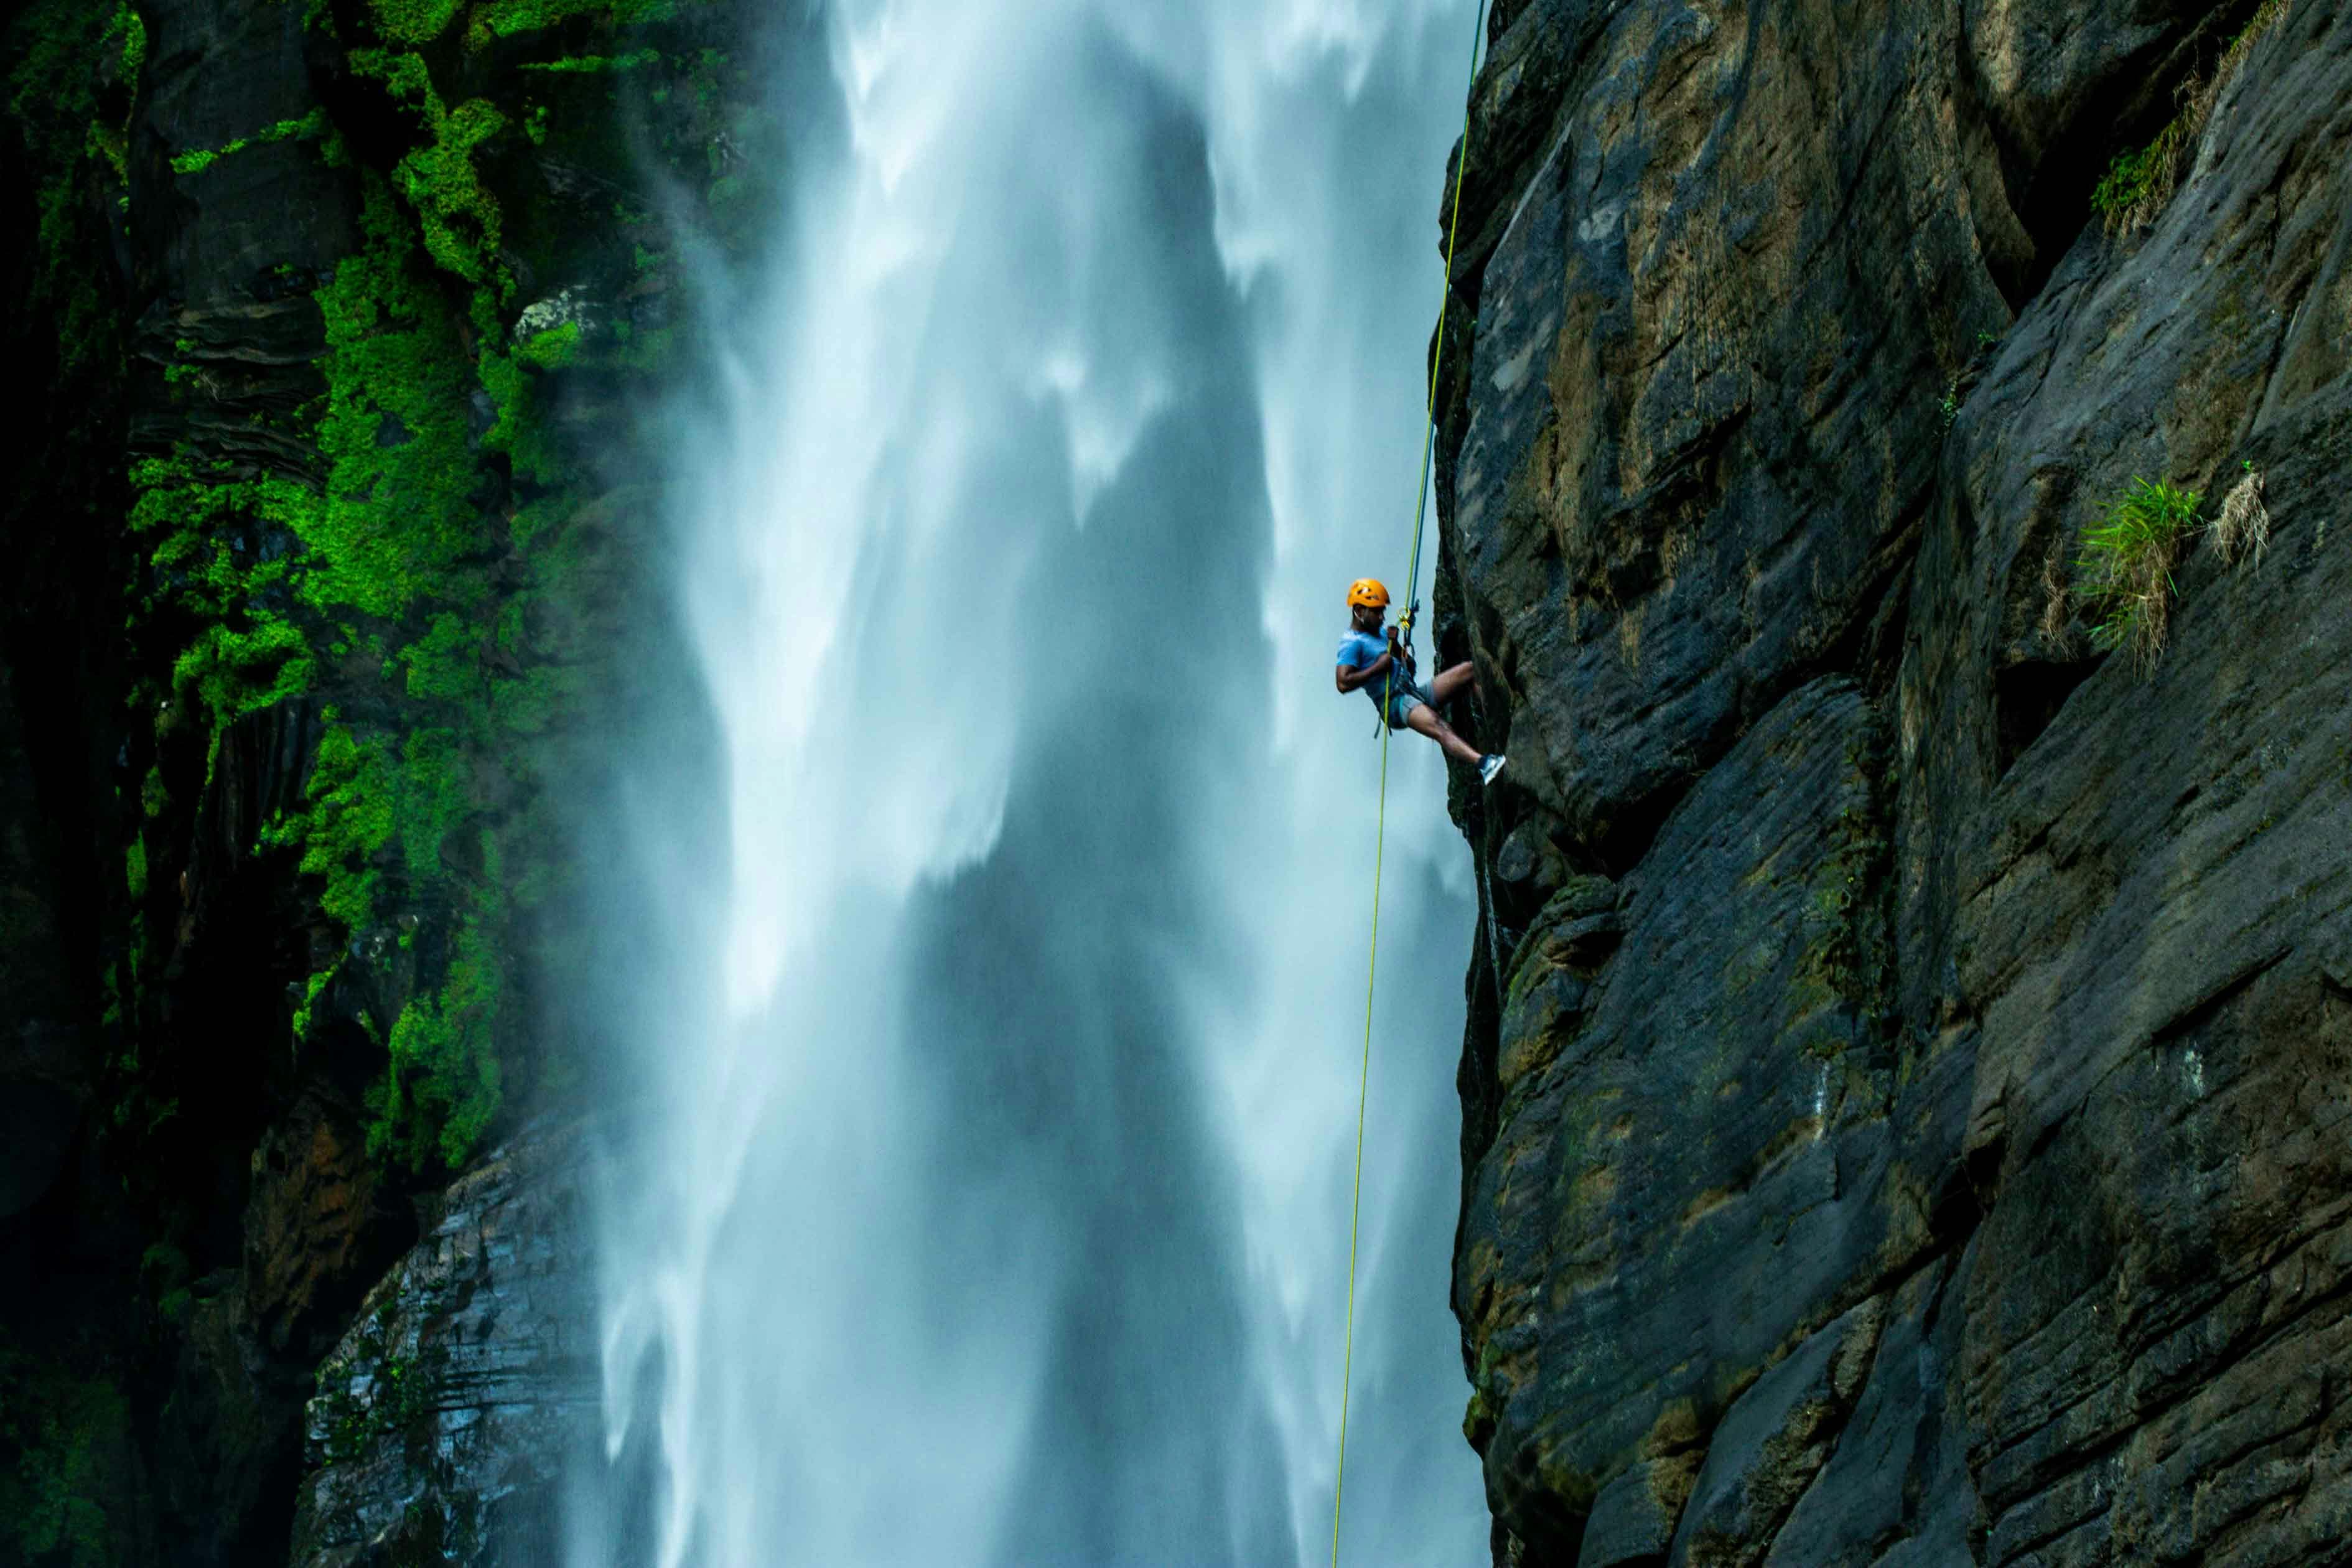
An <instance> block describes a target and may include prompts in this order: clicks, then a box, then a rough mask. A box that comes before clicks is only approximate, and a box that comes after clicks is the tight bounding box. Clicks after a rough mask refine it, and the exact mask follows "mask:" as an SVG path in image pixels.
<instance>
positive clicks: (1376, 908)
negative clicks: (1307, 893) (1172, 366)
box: [1331, 0, 1486, 1568]
mask: <svg viewBox="0 0 2352 1568" xmlns="http://www.w3.org/2000/svg"><path fill="white" fill-rule="evenodd" d="M1485 33H1486V0H1479V4H1478V8H1477V15H1476V16H1475V17H1474V18H1473V19H1472V26H1471V31H1470V81H1469V84H1468V86H1466V87H1465V89H1463V94H1462V151H1461V153H1460V155H1459V156H1458V157H1457V158H1456V159H1455V160H1454V211H1453V214H1452V216H1450V217H1449V218H1448V219H1447V220H1446V226H1445V286H1444V290H1443V292H1441V293H1440V294H1439V295H1438V299H1437V341H1436V342H1435V344H1434V345H1433V348H1432V349H1431V351H1430V363H1429V406H1428V409H1427V411H1426V413H1425V414H1424V416H1423V422H1422V437H1421V482H1420V484H1419V485H1418V486H1417V487H1416V488H1415V489H1414V490H1413V499H1412V567H1411V570H1410V573H1409V574H1408V575H1407V576H1406V578H1405V603H1406V605H1408V606H1410V605H1412V595H1413V590H1414V589H1415V587H1416V586H1418V585H1419V584H1420V582H1421V533H1422V521H1423V515H1424V512H1425V510H1426V509H1427V507H1428V504H1429V466H1430V460H1431V456H1432V453H1433V450H1434V449H1435V447H1436V443H1437V378H1438V373H1439V370H1440V368H1441V367H1442V366H1443V365H1444V363H1445V307H1446V305H1447V303H1448V302H1449V301H1450V300H1452V299H1453V297H1454V241H1455V240H1456V239H1457V238H1459V237H1460V236H1461V232H1462V172H1463V170H1464V169H1465V168H1467V167H1468V166H1469V163H1470V103H1471V98H1472V94H1473V92H1474V91H1475V89H1476V87H1477V85H1478V45H1479V43H1480V41H1481V38H1482V37H1483V35H1484V34H1485ZM1407 613H1408V614H1410V613H1411V612H1410V610H1409V609H1408V612H1407ZM1408 635H1409V634H1408ZM1395 683H1396V667H1395V666H1394V665H1393V664H1391V666H1390V668H1389V689H1388V690H1387V691H1386V692H1384V693H1383V694H1382V697H1381V804H1380V816H1379V822H1380V826H1379V827H1378V829H1377V830H1376V832H1375V836H1374V838H1373V841H1372V843H1373V847H1372V942H1371V956H1370V959H1368V960H1367V961H1366V963H1365V965H1364V1065H1363V1071H1362V1075H1361V1077H1360V1079H1359V1080H1358V1083H1357V1086H1356V1175H1355V1184H1354V1188H1353V1190H1352V1191H1351V1192H1350V1193H1349V1198H1348V1328H1347V1352H1346V1358H1345V1360H1344V1362H1343V1363H1342V1364H1341V1366H1340V1371H1339V1464H1338V1467H1337V1468H1336V1470H1335V1472H1334V1474H1333V1476H1332V1480H1331V1568H1339V1502H1340V1499H1341V1498H1342V1497H1343V1496H1344V1495H1345V1493H1346V1490H1347V1484H1348V1395H1349V1390H1350V1388H1351V1386H1352V1385H1353V1384H1354V1381H1355V1373H1356V1239H1357V1235H1358V1229H1359V1224H1360V1219H1361V1217H1362V1213H1363V1202H1364V1106H1365V1103H1366V1101H1367V1100H1370V1097H1371V1090H1372V984H1373V981H1374V980H1375V978H1376V977H1377V976H1378V975H1379V973H1380V964H1381V861H1382V858H1384V857H1385V855H1386V854H1387V851H1388V838H1389V733H1390V731H1389V720H1388V704H1389V699H1390V698H1391V697H1392V696H1393V695H1394V693H1395V689H1396V685H1395Z"/></svg>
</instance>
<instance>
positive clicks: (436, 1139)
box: [368, 836, 505, 1166]
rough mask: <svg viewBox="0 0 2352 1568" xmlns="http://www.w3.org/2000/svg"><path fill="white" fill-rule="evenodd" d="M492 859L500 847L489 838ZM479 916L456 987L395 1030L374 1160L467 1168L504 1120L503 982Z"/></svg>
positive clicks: (468, 927)
mask: <svg viewBox="0 0 2352 1568" xmlns="http://www.w3.org/2000/svg"><path fill="white" fill-rule="evenodd" d="M484 848H485V853H486V854H491V853H494V848H495V844H494V841H492V840H490V839H488V836H485V845H484ZM488 924H489V921H486V920H485V919H483V918H481V916H480V915H479V914H475V915H471V916H468V917H467V918H466V919H464V920H463V921H461V922H460V923H459V924H458V926H457V931H456V932H455V933H454V937H453V949H454V955H453V956H452V958H451V960H450V963H449V969H448V979H447V981H446V984H443V985H442V987H441V989H440V990H439V991H438V992H437V993H435V994H430V995H425V996H420V997H417V998H416V999H415V1000H414V1001H412V1002H410V1003H409V1004H408V1005H407V1006H405V1007H404V1008H403V1009H401V1014H400V1017H399V1020H398V1021H397V1022H396V1023H394V1026H393V1030H392V1040H391V1050H392V1069H391V1072H390V1074H389V1075H388V1076H387V1078H386V1079H385V1081H384V1083H383V1086H382V1087H381V1088H380V1089H377V1090H375V1091H373V1092H372V1093H371V1095H370V1098H369V1105H370V1109H371V1110H373V1112H374V1119H373V1121H372V1122H371V1123H370V1125H369V1128H368V1147H369V1149H370V1150H371V1152H377V1153H388V1154H391V1155H394V1156H395V1157H397V1158H400V1159H402V1160H404V1161H405V1162H406V1163H409V1164H411V1165H419V1166H421V1165H423V1164H425V1163H426V1162H427V1161H428V1160H429V1159H432V1158H434V1157H436V1156H437V1157H438V1158H439V1159H440V1160H441V1161H442V1162H443V1163H446V1164H449V1165H457V1164H461V1163H464V1162H465V1160H466V1158H467V1155H468V1154H469V1153H470V1152H472V1150H473V1149H474V1146H475V1145H476V1143H477V1142H479V1140H480V1138H481V1136H482V1134H483V1132H484V1131H485V1130H487V1129H488V1126H489V1123H490V1119H491V1118H492V1117H493V1116H495V1115H496V1114H497V1112H498V1109H499V1102H500V1100H501V1097H502V1089H503V1070H502V1068H501V1067H500V1065H499V1052H498V1023H499V1007H500V1001H501V997H502V995H503V993H504V989H505V987H504V984H503V976H502V974H501V972H500V966H499V959H498V954H497V952H496V949H495V946H494V944H493V942H492V941H491V938H490V935H489V932H488V929H487V927H488Z"/></svg>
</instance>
